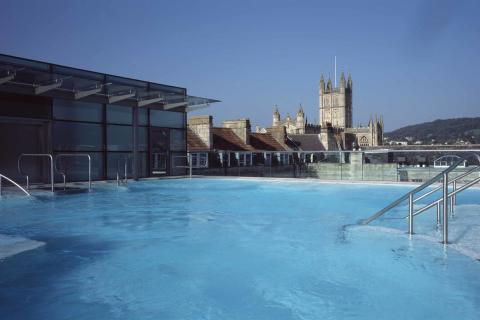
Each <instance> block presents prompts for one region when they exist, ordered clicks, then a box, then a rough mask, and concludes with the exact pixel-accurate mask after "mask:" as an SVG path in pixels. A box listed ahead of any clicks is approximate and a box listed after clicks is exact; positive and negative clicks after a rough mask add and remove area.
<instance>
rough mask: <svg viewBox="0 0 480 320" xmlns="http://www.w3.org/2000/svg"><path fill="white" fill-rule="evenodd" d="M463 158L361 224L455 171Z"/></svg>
mask: <svg viewBox="0 0 480 320" xmlns="http://www.w3.org/2000/svg"><path fill="white" fill-rule="evenodd" d="M463 160H465V158H463V157H462V158H460V160H458V161H457V162H456V163H454V164H453V165H451V166H450V167H448V168H447V169H445V170H443V171H442V172H440V173H439V174H437V175H436V176H434V177H433V178H431V179H430V180H428V181H426V182H425V183H423V184H421V185H420V186H418V187H416V188H415V189H413V190H412V191H410V192H408V193H406V194H405V195H403V196H401V197H400V198H398V199H397V200H395V201H393V202H392V203H390V204H389V205H388V206H386V207H384V208H383V209H381V210H380V211H378V212H377V213H375V214H374V215H372V216H370V217H368V218H367V219H364V220H361V221H360V224H369V223H370V222H372V221H373V220H376V219H378V218H379V217H381V216H382V215H384V214H385V213H386V212H387V211H389V210H390V209H393V208H395V207H396V206H398V205H399V204H400V203H402V202H403V201H405V200H407V199H409V198H410V197H411V196H413V195H414V194H416V193H418V192H419V191H422V190H423V189H425V188H427V187H429V186H430V185H432V184H433V183H435V182H437V181H439V180H441V179H442V178H443V176H444V175H445V174H448V173H450V172H451V171H453V170H454V169H455V168H456V167H457V166H458V165H459V164H460V163H462V162H463ZM412 202H413V199H412Z"/></svg>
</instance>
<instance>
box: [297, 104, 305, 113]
mask: <svg viewBox="0 0 480 320" xmlns="http://www.w3.org/2000/svg"><path fill="white" fill-rule="evenodd" d="M299 113H301V114H304V112H303V107H302V104H301V103H300V107H299V108H298V112H297V114H299Z"/></svg>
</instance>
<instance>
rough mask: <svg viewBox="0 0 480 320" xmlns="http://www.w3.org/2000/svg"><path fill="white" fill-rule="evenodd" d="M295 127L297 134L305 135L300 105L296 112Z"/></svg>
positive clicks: (303, 115)
mask: <svg viewBox="0 0 480 320" xmlns="http://www.w3.org/2000/svg"><path fill="white" fill-rule="evenodd" d="M295 127H296V128H297V129H296V131H297V134H305V113H304V112H303V107H302V105H300V108H299V109H298V112H297V119H296V123H295Z"/></svg>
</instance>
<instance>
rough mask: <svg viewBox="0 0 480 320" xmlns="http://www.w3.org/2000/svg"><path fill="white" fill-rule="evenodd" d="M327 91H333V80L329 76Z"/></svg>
mask: <svg viewBox="0 0 480 320" xmlns="http://www.w3.org/2000/svg"><path fill="white" fill-rule="evenodd" d="M327 91H332V80H331V79H330V78H328V82H327Z"/></svg>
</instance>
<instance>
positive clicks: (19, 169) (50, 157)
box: [17, 153, 55, 192]
mask: <svg viewBox="0 0 480 320" xmlns="http://www.w3.org/2000/svg"><path fill="white" fill-rule="evenodd" d="M24 157H46V158H48V159H49V160H50V188H51V190H52V192H54V191H55V183H54V179H53V156H52V155H51V154H49V153H22V154H20V155H19V156H18V159H17V167H18V173H20V174H21V175H23V176H25V177H26V178H27V190H28V189H29V187H30V181H29V175H27V174H25V173H24V172H23V171H22V166H21V160H22V159H23V158H24Z"/></svg>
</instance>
